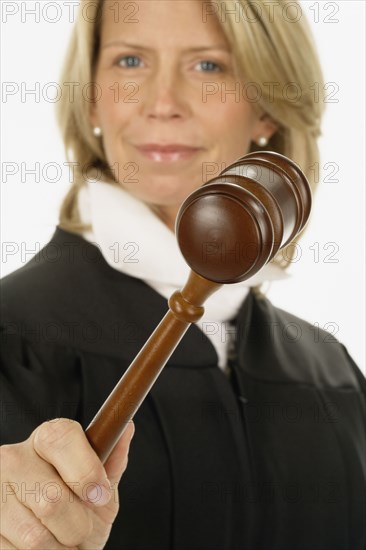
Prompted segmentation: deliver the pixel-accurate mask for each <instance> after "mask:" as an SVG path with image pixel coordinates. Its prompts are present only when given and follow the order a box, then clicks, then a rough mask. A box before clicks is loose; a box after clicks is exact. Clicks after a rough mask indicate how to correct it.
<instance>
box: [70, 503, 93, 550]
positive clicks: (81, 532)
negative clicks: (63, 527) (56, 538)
mask: <svg viewBox="0 0 366 550" xmlns="http://www.w3.org/2000/svg"><path fill="white" fill-rule="evenodd" d="M92 530H93V522H92V519H91V516H90V515H89V514H88V513H87V512H86V510H83V511H82V512H81V513H80V514H77V515H76V516H75V518H74V522H73V525H71V524H70V523H69V524H68V528H67V531H65V533H64V536H63V538H62V543H63V544H64V545H65V546H67V547H70V546H71V547H73V546H79V545H80V544H82V543H83V541H84V540H85V539H86V538H87V537H89V535H90V534H91V532H92Z"/></svg>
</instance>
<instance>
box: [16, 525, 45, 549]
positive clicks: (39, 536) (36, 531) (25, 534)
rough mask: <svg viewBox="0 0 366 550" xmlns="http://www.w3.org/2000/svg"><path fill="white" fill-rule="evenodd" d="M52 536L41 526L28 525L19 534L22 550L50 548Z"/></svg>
mask: <svg viewBox="0 0 366 550" xmlns="http://www.w3.org/2000/svg"><path fill="white" fill-rule="evenodd" d="M51 540H52V535H51V534H50V532H49V531H48V529H46V528H45V527H44V526H43V525H39V524H37V523H36V524H29V525H27V526H25V527H24V529H23V531H22V533H21V541H22V544H23V546H22V548H24V550H35V549H37V550H38V549H39V548H48V547H50V546H51Z"/></svg>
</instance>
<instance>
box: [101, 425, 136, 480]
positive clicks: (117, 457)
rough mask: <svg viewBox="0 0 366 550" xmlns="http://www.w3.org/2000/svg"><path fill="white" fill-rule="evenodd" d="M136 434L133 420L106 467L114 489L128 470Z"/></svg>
mask: <svg viewBox="0 0 366 550" xmlns="http://www.w3.org/2000/svg"><path fill="white" fill-rule="evenodd" d="M134 433H135V425H134V423H133V422H132V420H131V421H130V422H128V425H127V427H126V429H125V431H124V433H123V435H122V436H121V437H120V439H119V441H118V443H117V444H116V446H115V448H114V449H113V451H112V453H111V455H110V456H109V458H108V460H107V462H106V463H105V465H104V467H105V470H106V472H107V476H108V479H109V481H110V483H111V485H112V487H115V485H116V484H118V482H119V481H120V479H121V476H122V474H123V472H124V471H125V470H126V468H127V461H128V452H129V449H130V443H131V440H132V438H133V436H134Z"/></svg>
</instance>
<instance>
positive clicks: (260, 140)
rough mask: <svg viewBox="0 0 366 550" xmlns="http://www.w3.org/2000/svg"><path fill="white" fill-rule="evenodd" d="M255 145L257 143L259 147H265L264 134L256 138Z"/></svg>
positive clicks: (266, 141) (266, 140)
mask: <svg viewBox="0 0 366 550" xmlns="http://www.w3.org/2000/svg"><path fill="white" fill-rule="evenodd" d="M257 145H259V147H266V145H268V139H267V138H266V137H265V136H262V137H260V138H258V141H257Z"/></svg>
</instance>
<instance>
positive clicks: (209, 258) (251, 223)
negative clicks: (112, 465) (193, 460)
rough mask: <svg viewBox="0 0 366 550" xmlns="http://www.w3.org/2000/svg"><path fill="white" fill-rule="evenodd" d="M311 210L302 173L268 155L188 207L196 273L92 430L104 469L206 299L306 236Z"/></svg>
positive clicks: (256, 157)
mask: <svg viewBox="0 0 366 550" xmlns="http://www.w3.org/2000/svg"><path fill="white" fill-rule="evenodd" d="M310 210H311V191H310V186H309V183H308V182H307V180H306V178H305V176H304V174H303V173H302V171H301V170H300V168H299V167H298V166H297V165H296V164H295V163H294V162H293V161H291V160H289V159H288V158H286V157H284V156H283V155H280V154H278V153H272V152H266V151H264V152H258V153H250V154H248V155H245V156H244V157H242V158H240V159H239V160H237V161H236V162H235V163H233V164H231V165H230V166H228V167H227V168H226V169H225V170H223V171H222V172H221V174H220V175H219V176H218V177H217V178H214V179H212V180H210V181H209V182H207V183H206V184H204V185H203V186H202V187H200V188H199V189H197V190H196V191H194V192H193V193H192V194H191V195H189V197H188V198H187V199H186V200H185V201H184V203H183V204H182V206H181V208H180V210H179V213H178V216H177V221H176V235H177V240H178V243H179V246H180V249H181V251H182V254H183V256H184V258H185V259H186V261H187V263H188V265H189V266H190V267H191V269H192V271H191V273H190V276H189V279H188V281H187V283H186V285H185V286H184V288H183V289H182V290H181V291H180V292H179V291H177V292H175V293H174V294H173V295H172V296H171V297H170V299H169V302H168V303H169V311H168V312H167V314H166V315H165V317H164V318H163V319H162V321H161V322H160V324H159V325H158V327H157V328H156V329H155V331H154V332H153V333H152V335H151V336H150V338H149V339H148V341H147V342H146V344H145V345H144V346H143V348H142V349H141V351H140V352H139V353H138V355H137V356H136V358H135V359H134V360H133V362H132V363H131V365H130V366H129V368H128V369H127V370H126V372H125V373H124V375H123V376H122V378H121V380H120V381H119V382H118V384H117V385H116V387H115V388H114V390H113V391H112V393H111V394H110V396H109V397H108V398H107V400H106V401H105V403H104V404H103V406H102V407H101V409H100V410H99V411H98V413H97V414H96V416H95V417H94V419H93V420H92V422H91V423H90V425H89V426H88V428H87V430H86V435H87V438H88V440H89V442H90V444H91V446H92V447H93V448H94V450H95V451H96V453H97V454H98V456H99V458H100V459H101V461H102V462H105V460H106V459H107V458H108V456H109V454H110V453H111V451H112V449H113V448H114V446H115V445H116V443H117V441H118V439H119V438H120V436H121V434H122V433H123V431H124V430H125V428H126V426H127V425H128V422H129V421H130V420H131V419H132V418H133V416H134V415H135V413H136V411H137V410H138V408H139V407H140V405H141V403H142V401H143V400H144V399H145V397H146V395H147V393H148V392H149V390H150V389H151V387H152V385H153V384H154V382H155V380H156V379H157V377H158V376H159V374H160V372H161V371H162V369H163V367H164V365H165V364H166V362H167V361H168V360H169V357H170V356H171V354H172V353H173V351H174V349H175V348H176V346H177V345H178V343H179V342H180V340H181V338H182V337H183V335H184V334H185V332H186V331H187V329H188V327H189V325H190V324H191V323H195V322H197V321H198V320H199V319H200V318H201V317H202V315H203V313H204V308H203V304H204V302H205V300H206V299H207V298H208V297H209V296H210V295H211V294H212V293H213V292H215V291H216V290H218V289H219V288H220V286H221V285H222V284H224V283H229V284H230V283H237V282H240V281H244V280H246V279H249V278H250V277H252V276H253V275H254V274H255V273H257V272H258V271H259V270H260V269H261V268H262V267H263V266H264V265H265V264H266V263H267V262H269V261H270V260H272V258H273V257H274V256H275V254H276V253H277V252H278V250H279V249H280V248H283V247H284V246H286V245H287V244H289V243H290V242H291V241H292V240H293V239H294V238H295V237H296V235H298V233H299V232H300V231H302V229H303V228H304V226H305V224H306V222H307V220H308V218H309V214H310Z"/></svg>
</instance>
